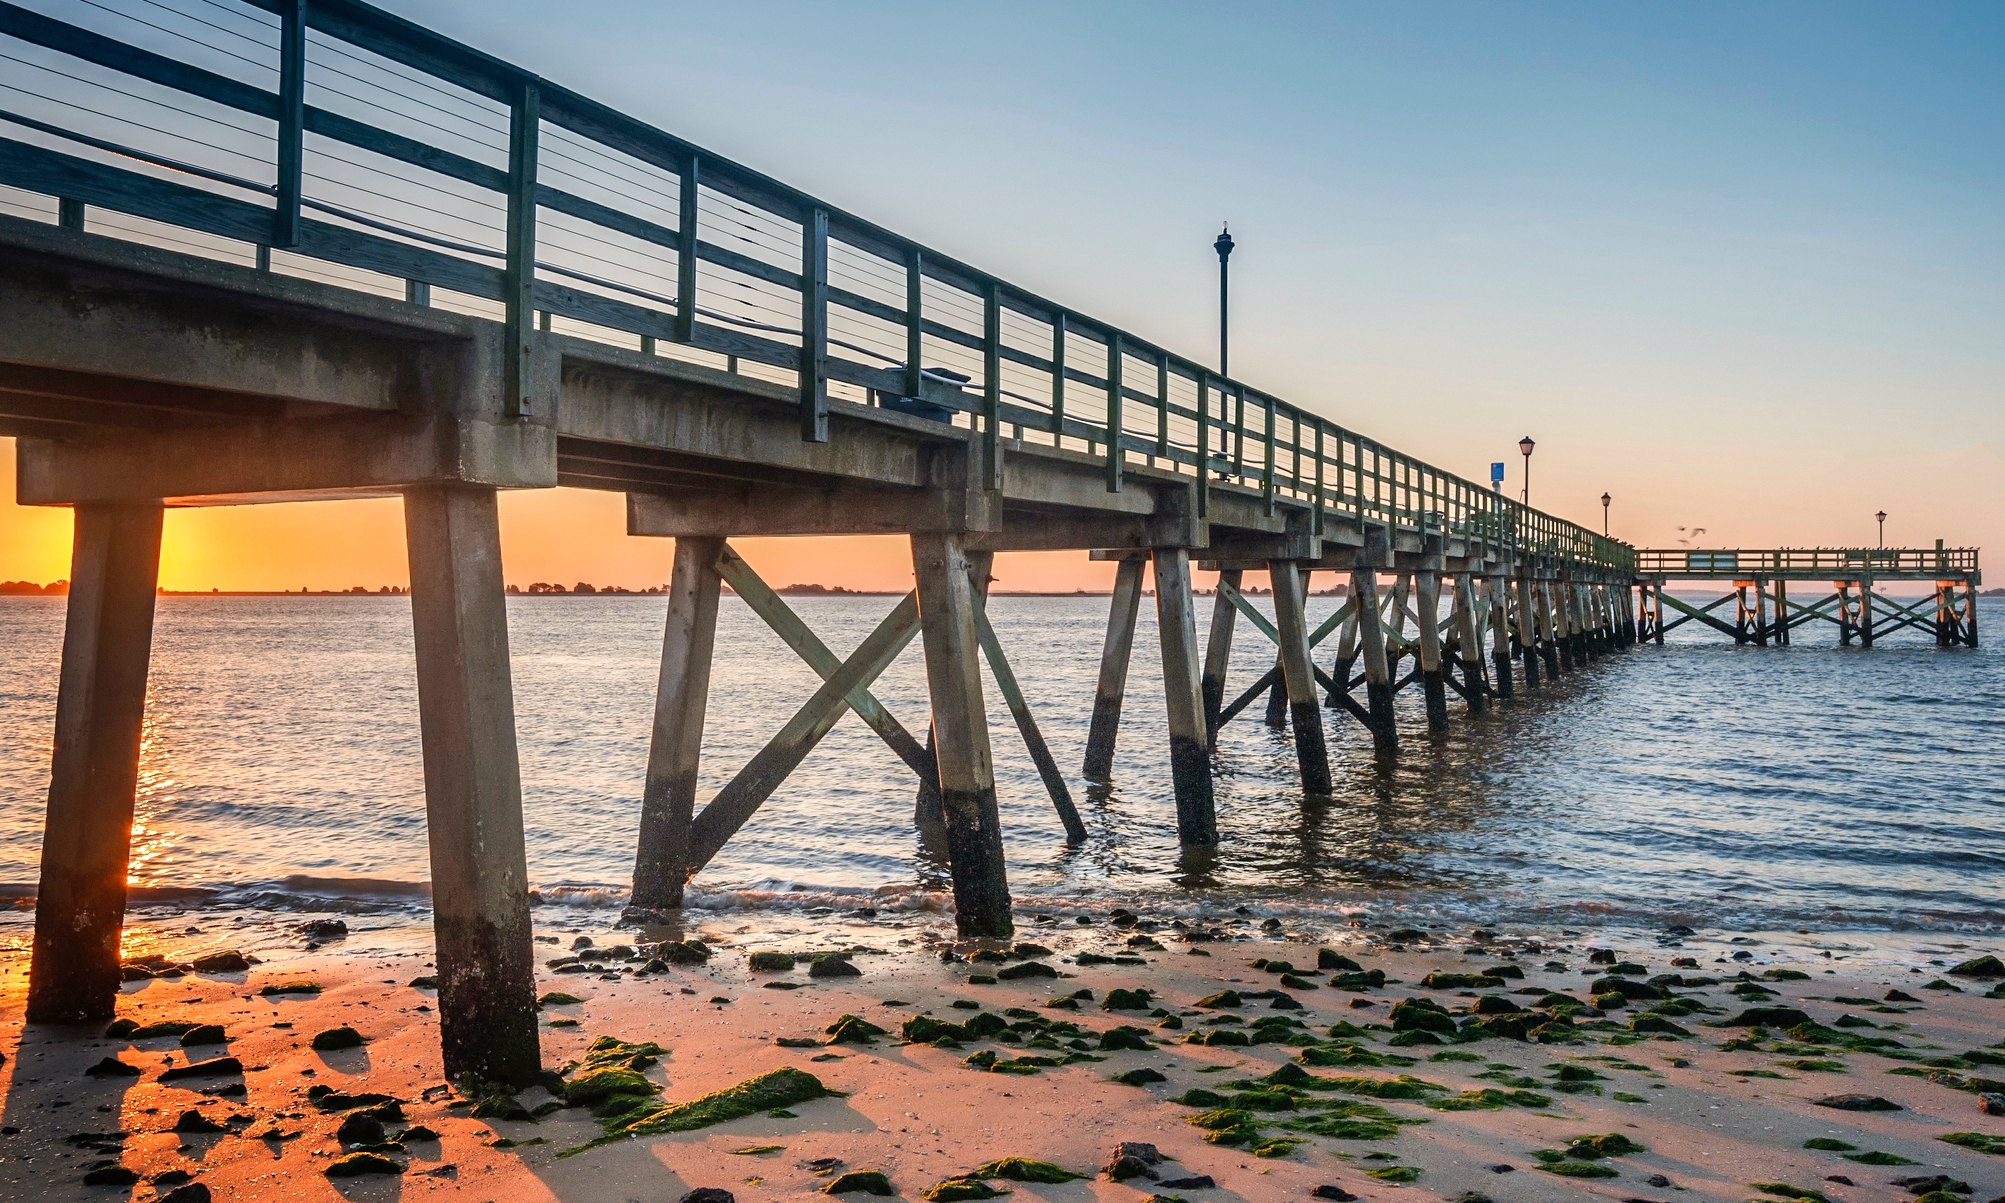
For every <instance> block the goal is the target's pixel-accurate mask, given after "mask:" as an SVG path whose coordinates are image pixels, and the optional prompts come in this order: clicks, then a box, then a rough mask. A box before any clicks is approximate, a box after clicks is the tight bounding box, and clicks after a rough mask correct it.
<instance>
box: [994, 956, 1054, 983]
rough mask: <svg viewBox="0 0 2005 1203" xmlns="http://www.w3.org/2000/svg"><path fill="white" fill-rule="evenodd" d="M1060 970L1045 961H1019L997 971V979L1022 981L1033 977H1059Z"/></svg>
mask: <svg viewBox="0 0 2005 1203" xmlns="http://www.w3.org/2000/svg"><path fill="white" fill-rule="evenodd" d="M1057 976H1058V970H1056V969H1053V968H1052V967H1051V966H1049V965H1047V964H1045V963H1044V962H1043V961H1019V962H1017V963H1016V964H1014V965H1011V966H1010V967H1009V968H1007V969H1003V970H999V971H998V972H997V973H996V980H998V981H1004V982H1016V981H1022V980H1024V979H1025V978H1033V977H1057Z"/></svg>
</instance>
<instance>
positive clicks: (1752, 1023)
mask: <svg viewBox="0 0 2005 1203" xmlns="http://www.w3.org/2000/svg"><path fill="white" fill-rule="evenodd" d="M1809 1021H1810V1016H1808V1015H1806V1014H1804V1013H1803V1012H1802V1011H1800V1010H1798V1009H1796V1008H1795V1007H1749V1008H1748V1009H1747V1010H1745V1011H1742V1012H1741V1013H1740V1014H1738V1015H1736V1016H1734V1017H1733V1018H1732V1019H1729V1020H1726V1021H1725V1026H1727V1027H1730V1028H1756V1027H1760V1028H1793V1027H1795V1026H1796V1025H1797V1024H1799V1023H1808V1022H1809Z"/></svg>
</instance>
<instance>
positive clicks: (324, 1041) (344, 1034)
mask: <svg viewBox="0 0 2005 1203" xmlns="http://www.w3.org/2000/svg"><path fill="white" fill-rule="evenodd" d="M362 1044H363V1041H362V1033H360V1032H358V1031H356V1030H355V1029H354V1028H351V1027H349V1026H347V1025H346V1024H343V1025H342V1026H341V1027H338V1028H329V1029H327V1030H326V1031H324V1032H320V1033H318V1034H316V1035H315V1036H314V1038H313V1047H314V1049H315V1050H316V1051H319V1052H333V1051H335V1050H337V1049H344V1048H361V1047H362Z"/></svg>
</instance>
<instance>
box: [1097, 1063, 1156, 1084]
mask: <svg viewBox="0 0 2005 1203" xmlns="http://www.w3.org/2000/svg"><path fill="white" fill-rule="evenodd" d="M1107 1080H1108V1081H1110V1082H1118V1083H1120V1084H1121V1085H1123V1086H1146V1085H1148V1084H1149V1083H1151V1082H1167V1081H1169V1078H1168V1077H1166V1076H1164V1074H1163V1073H1162V1071H1161V1070H1155V1069H1148V1068H1146V1067H1145V1068H1142V1069H1131V1070H1129V1071H1128V1072H1126V1073H1118V1074H1115V1075H1114V1076H1113V1077H1111V1078H1109V1079H1107Z"/></svg>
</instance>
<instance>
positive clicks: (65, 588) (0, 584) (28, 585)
mask: <svg viewBox="0 0 2005 1203" xmlns="http://www.w3.org/2000/svg"><path fill="white" fill-rule="evenodd" d="M69 591H70V583H69V582H68V581H50V582H49V583H48V584H46V585H37V584H36V583H35V582H33V581H0V595H5V594H12V595H14V596H17V597H18V596H21V595H23V594H28V593H35V594H42V593H68V592H69Z"/></svg>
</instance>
